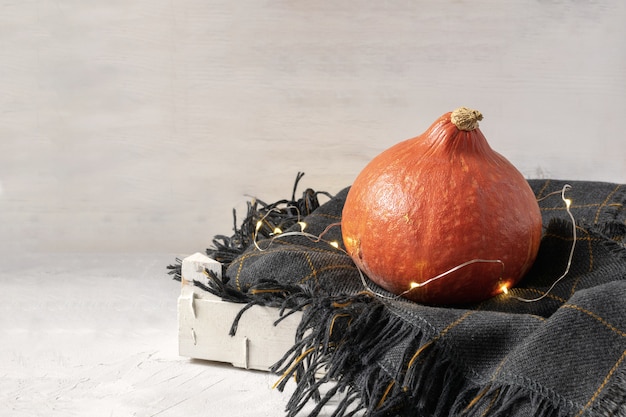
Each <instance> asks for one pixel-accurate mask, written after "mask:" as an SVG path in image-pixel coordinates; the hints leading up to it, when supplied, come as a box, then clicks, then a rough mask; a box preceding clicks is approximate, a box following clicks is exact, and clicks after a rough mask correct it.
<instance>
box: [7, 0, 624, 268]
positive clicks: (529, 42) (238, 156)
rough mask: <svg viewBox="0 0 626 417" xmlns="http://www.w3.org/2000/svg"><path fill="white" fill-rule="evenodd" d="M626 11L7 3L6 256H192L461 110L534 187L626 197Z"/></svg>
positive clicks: (617, 2)
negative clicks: (587, 187) (274, 204)
mask: <svg viewBox="0 0 626 417" xmlns="http://www.w3.org/2000/svg"><path fill="white" fill-rule="evenodd" d="M624 21H626V3H625V2H624V1H623V0H607V1H602V2H583V1H573V0H571V1H568V0H561V1H559V0H552V1H548V0H545V1H522V0H517V1H509V2H504V1H498V0H492V1H488V0H481V1H440V2H433V1H408V0H402V1H400V0H399V1H366V2H359V1H330V0H319V1H253V0H240V1H230V0H227V1H226V0H222V1H218V0H181V1H171V0H167V1H164V0H150V1H148V0H115V1H106V2H95V1H78V0H74V1H62V0H60V1H54V2H53V1H28V0H24V1H15V2H2V3H0V250H1V252H0V253H4V254H5V255H3V256H8V255H7V254H8V253H9V251H12V250H32V251H159V252H177V253H189V252H192V251H195V250H198V249H202V248H204V247H206V246H207V245H208V244H209V242H210V238H211V237H212V236H213V235H214V234H217V233H229V232H230V230H231V225H232V221H231V209H232V208H233V207H237V208H239V209H240V210H243V208H244V202H245V199H246V197H245V196H244V194H256V195H258V196H259V197H261V198H264V199H266V200H273V199H277V198H281V197H283V196H287V195H289V194H290V192H291V186H292V184H293V180H294V177H295V175H296V172H297V171H299V170H300V171H305V172H306V174H307V175H306V176H305V177H304V179H303V180H302V186H303V187H308V186H310V187H313V188H316V189H323V190H328V191H331V192H336V191H338V190H339V189H341V188H343V187H344V186H346V185H349V184H350V183H351V181H352V180H353V178H354V177H355V176H356V175H357V173H358V172H359V170H360V169H361V168H362V167H363V166H364V165H365V164H366V163H367V161H369V160H370V159H371V158H372V157H373V156H375V155H376V154H377V153H379V152H380V151H382V150H383V149H385V148H386V147H389V146H390V145H392V144H394V143H395V142H398V141H400V140H403V139H406V138H408V137H412V136H415V135H417V134H419V133H421V132H422V131H424V130H425V129H426V128H427V127H428V125H429V124H430V123H431V122H432V121H433V120H434V119H435V118H437V117H438V116H439V115H441V114H442V113H444V112H446V111H450V110H452V109H454V108H455V107H458V106H459V105H466V106H470V107H474V108H477V109H479V110H481V111H482V112H483V113H484V115H485V120H484V121H483V123H482V124H481V129H482V130H483V132H484V133H485V135H486V136H487V138H488V139H489V140H490V143H491V145H492V147H493V148H495V149H496V150H497V151H499V152H500V153H502V154H504V155H505V156H507V157H508V158H509V159H510V160H511V161H512V162H513V163H514V164H516V165H517V166H518V168H520V170H521V171H522V172H523V173H524V174H525V175H527V176H529V177H538V176H539V177H558V178H568V179H594V180H604V181H612V182H626V145H624V139H625V138H624V129H623V125H624V117H625V115H626V25H624Z"/></svg>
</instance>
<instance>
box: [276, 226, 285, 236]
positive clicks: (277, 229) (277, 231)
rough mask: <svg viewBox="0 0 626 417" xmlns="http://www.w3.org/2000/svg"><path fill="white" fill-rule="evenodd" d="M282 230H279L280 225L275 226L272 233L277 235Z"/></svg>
mask: <svg viewBox="0 0 626 417" xmlns="http://www.w3.org/2000/svg"><path fill="white" fill-rule="evenodd" d="M282 232H283V231H282V230H280V227H277V228H275V229H274V234H275V235H279V234H281V233H282Z"/></svg>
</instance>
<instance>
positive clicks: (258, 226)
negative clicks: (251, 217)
mask: <svg viewBox="0 0 626 417" xmlns="http://www.w3.org/2000/svg"><path fill="white" fill-rule="evenodd" d="M262 226H263V220H259V221H258V222H256V231H257V232H258V231H259V230H261V227H262Z"/></svg>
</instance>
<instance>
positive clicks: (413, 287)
mask: <svg viewBox="0 0 626 417" xmlns="http://www.w3.org/2000/svg"><path fill="white" fill-rule="evenodd" d="M419 286H420V284H419V282H412V283H411V284H410V285H409V287H410V288H411V289H415V288H418V287H419Z"/></svg>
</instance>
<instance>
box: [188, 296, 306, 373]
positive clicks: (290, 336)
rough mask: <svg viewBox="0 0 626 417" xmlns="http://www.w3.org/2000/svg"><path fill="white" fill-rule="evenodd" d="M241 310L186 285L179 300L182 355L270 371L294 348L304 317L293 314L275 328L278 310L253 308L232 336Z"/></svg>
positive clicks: (239, 305)
mask: <svg viewBox="0 0 626 417" xmlns="http://www.w3.org/2000/svg"><path fill="white" fill-rule="evenodd" d="M242 307H243V305H242V304H234V303H228V302H224V301H222V300H220V299H219V298H217V297H215V296H213V295H211V294H209V293H207V292H205V291H202V290H200V289H198V288H197V287H194V286H192V285H183V286H182V288H181V295H180V297H179V298H178V342H179V345H178V346H179V353H180V355H182V356H186V357H189V358H195V359H205V360H210V361H217V362H227V363H231V364H233V365H234V366H236V367H239V368H245V369H257V370H263V371H267V370H269V367H270V366H272V365H273V364H275V363H276V362H277V361H278V360H279V359H280V358H281V357H282V356H283V355H284V354H285V353H286V352H287V351H288V350H289V348H291V347H292V346H293V343H294V341H295V333H296V328H297V327H298V323H299V322H300V319H301V317H302V314H301V313H299V312H298V313H294V314H293V315H291V316H290V317H287V318H285V319H284V320H283V321H281V322H280V323H279V324H278V325H276V326H275V325H274V322H275V321H276V320H277V319H278V318H279V312H278V309H276V308H271V307H261V306H254V307H251V308H250V309H249V310H248V311H246V313H245V314H244V315H243V316H242V317H241V320H240V321H239V325H238V328H237V333H236V334H235V336H230V335H229V331H230V328H231V325H232V323H233V320H234V318H235V316H236V315H237V313H238V312H239V311H240V310H241V308H242Z"/></svg>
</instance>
